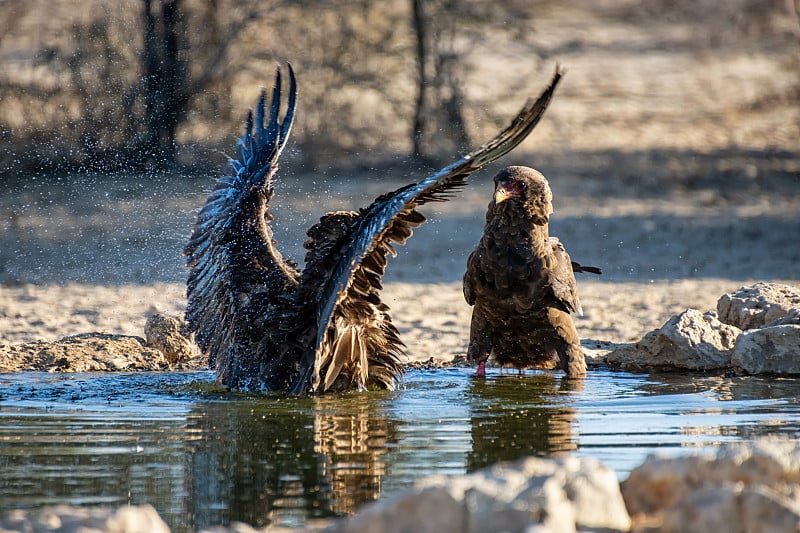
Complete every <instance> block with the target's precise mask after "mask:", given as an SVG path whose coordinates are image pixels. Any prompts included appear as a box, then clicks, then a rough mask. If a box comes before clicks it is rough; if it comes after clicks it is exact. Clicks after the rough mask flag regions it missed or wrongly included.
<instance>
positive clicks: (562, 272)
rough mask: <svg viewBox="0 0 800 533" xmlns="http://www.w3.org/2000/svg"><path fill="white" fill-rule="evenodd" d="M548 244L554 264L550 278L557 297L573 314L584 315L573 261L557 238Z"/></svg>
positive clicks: (549, 272)
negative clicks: (573, 269)
mask: <svg viewBox="0 0 800 533" xmlns="http://www.w3.org/2000/svg"><path fill="white" fill-rule="evenodd" d="M548 244H549V246H550V253H551V254H552V257H553V259H554V262H553V263H554V264H552V265H551V266H550V268H548V278H549V281H550V286H551V287H552V289H553V294H554V295H555V297H556V298H557V299H558V300H559V301H560V302H561V303H562V304H564V305H565V306H567V309H568V310H569V311H571V312H573V313H578V314H579V315H583V308H582V307H581V302H580V299H579V298H578V287H577V283H576V281H575V274H573V273H572V261H571V260H570V258H569V254H568V253H567V250H566V249H565V248H564V245H563V244H562V243H561V241H559V240H558V238H556V237H550V239H549V241H548Z"/></svg>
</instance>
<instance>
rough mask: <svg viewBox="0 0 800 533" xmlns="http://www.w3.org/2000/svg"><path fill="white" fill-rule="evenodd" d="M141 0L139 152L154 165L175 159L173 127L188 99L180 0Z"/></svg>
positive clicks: (184, 108) (183, 27)
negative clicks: (142, 100) (142, 102)
mask: <svg viewBox="0 0 800 533" xmlns="http://www.w3.org/2000/svg"><path fill="white" fill-rule="evenodd" d="M153 3H154V2H153V0H144V3H143V8H144V9H143V12H142V15H143V23H144V26H143V27H144V49H143V50H142V90H143V99H144V117H143V122H144V127H145V131H144V132H143V135H142V138H141V140H140V143H139V144H140V146H139V148H140V150H141V152H140V153H141V156H142V157H143V158H144V159H145V160H147V161H148V162H150V163H154V164H155V165H156V166H170V165H172V164H173V163H174V162H175V131H176V130H177V128H178V124H180V122H181V120H182V119H183V117H184V116H185V114H186V107H187V105H188V103H189V90H188V68H187V64H186V54H185V53H184V52H185V43H184V35H185V32H186V23H185V21H186V17H185V15H184V13H183V11H182V9H181V0H156V2H155V4H156V5H155V6H153Z"/></svg>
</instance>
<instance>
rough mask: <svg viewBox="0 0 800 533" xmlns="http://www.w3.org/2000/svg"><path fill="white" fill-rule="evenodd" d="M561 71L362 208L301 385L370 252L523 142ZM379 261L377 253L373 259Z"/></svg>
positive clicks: (326, 288)
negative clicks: (461, 148)
mask: <svg viewBox="0 0 800 533" xmlns="http://www.w3.org/2000/svg"><path fill="white" fill-rule="evenodd" d="M561 77H562V73H561V71H560V70H559V69H558V68H557V69H556V72H555V75H554V76H553V80H552V81H551V82H550V85H549V86H548V87H547V89H545V91H544V92H543V93H542V94H541V95H540V96H539V98H538V99H536V100H533V99H529V100H528V101H527V102H526V104H525V106H524V107H523V108H522V110H521V111H520V112H519V113H518V115H517V116H516V117H515V118H514V120H513V121H512V123H511V124H510V125H509V126H508V127H507V128H506V129H504V130H503V131H501V132H500V133H499V134H498V135H497V136H495V137H494V138H493V139H492V140H490V141H489V142H487V143H486V144H484V145H483V146H481V147H480V148H478V149H477V150H474V151H472V152H470V153H469V154H467V155H465V156H464V157H462V158H461V159H459V160H458V161H456V162H455V163H452V164H451V165H449V166H447V167H445V168H443V169H441V170H440V171H438V172H436V173H435V174H433V175H431V176H429V177H427V178H425V179H424V180H422V181H420V182H419V183H416V184H413V185H409V186H406V187H403V188H401V189H398V190H397V191H394V192H393V193H390V194H386V195H383V196H381V197H380V198H378V199H377V200H375V202H373V203H372V205H370V206H369V207H368V208H367V209H365V210H362V212H361V216H360V217H359V219H358V221H357V222H356V223H355V226H354V231H353V232H352V234H351V239H350V241H349V243H348V245H347V247H346V248H345V249H343V250H342V253H341V255H339V258H338V261H337V263H336V265H335V267H334V268H333V269H332V270H331V272H330V274H331V275H330V276H329V277H328V278H327V280H326V282H325V284H324V285H323V286H322V293H321V299H320V300H318V301H319V304H318V307H317V321H316V322H317V339H316V343H315V346H316V348H315V350H314V352H313V353H311V352H309V353H307V354H306V360H305V361H303V362H302V365H301V368H305V376H304V379H301V380H300V382H299V383H298V386H300V387H302V386H303V383H307V382H309V381H310V379H311V373H312V372H313V369H314V359H315V358H319V350H320V348H321V347H322V346H323V344H324V341H325V337H326V335H327V334H328V328H329V327H330V325H331V319H332V317H333V315H334V310H335V309H336V308H337V306H338V305H340V303H341V302H342V301H343V300H344V299H345V298H347V297H348V292H349V289H350V288H351V287H352V285H353V280H354V278H355V274H356V272H358V271H359V267H360V266H361V265H362V263H364V262H365V260H366V258H368V257H370V256H374V255H384V256H385V252H386V251H387V250H391V242H392V241H394V242H397V243H402V242H404V241H405V239H406V238H407V237H408V235H410V231H406V230H410V229H411V228H413V227H415V226H416V225H419V224H418V223H414V221H413V219H415V218H416V216H417V215H416V214H414V213H416V212H415V211H414V208H416V207H417V206H419V205H422V204H425V203H427V202H432V201H446V200H447V199H448V198H449V197H448V193H450V192H452V191H454V190H458V189H459V188H461V187H462V186H464V185H465V183H466V178H467V177H468V176H469V175H470V174H472V173H473V172H475V171H477V170H479V169H481V168H483V167H484V166H486V165H487V164H489V163H491V162H492V161H494V160H496V159H498V158H500V157H502V156H503V155H505V154H507V153H508V152H510V151H511V150H512V149H513V148H515V147H516V146H517V145H518V144H519V143H521V142H522V141H523V140H524V139H525V138H526V137H527V136H528V134H529V133H530V132H531V131H532V130H533V128H534V127H535V126H536V124H537V123H538V122H539V119H540V118H541V117H542V115H543V114H544V112H545V110H546V109H547V106H548V104H549V103H550V100H551V98H552V96H553V93H554V91H555V88H556V86H557V85H558V82H559V81H560V79H561ZM419 223H421V222H419ZM375 261H376V259H372V260H371V262H375ZM381 274H382V272H381ZM298 391H299V389H298Z"/></svg>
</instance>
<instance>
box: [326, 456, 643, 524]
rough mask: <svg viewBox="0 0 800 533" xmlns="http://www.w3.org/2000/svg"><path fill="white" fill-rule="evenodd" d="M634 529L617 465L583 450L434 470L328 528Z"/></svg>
mask: <svg viewBox="0 0 800 533" xmlns="http://www.w3.org/2000/svg"><path fill="white" fill-rule="evenodd" d="M576 528H579V529H581V530H593V529H594V530H598V529H599V530H622V531H627V530H628V529H630V518H629V517H628V513H627V511H626V510H625V505H624V501H623V500H622V495H621V493H620V490H619V483H618V482H617V479H616V475H615V474H614V472H613V471H612V470H611V469H610V468H608V467H606V466H605V465H602V464H600V463H599V462H597V461H594V460H586V459H578V458H577V457H569V456H564V457H559V458H556V459H540V458H536V457H529V458H526V459H522V460H520V461H517V462H514V463H503V464H499V465H495V466H492V467H489V468H486V469H484V470H480V471H478V472H475V473H473V474H469V475H466V476H463V477H458V478H449V477H444V476H432V477H429V478H425V479H422V480H420V481H418V482H416V483H415V484H414V487H413V488H412V489H410V490H409V491H407V492H405V493H403V494H400V495H398V496H397V497H395V498H391V499H389V500H386V501H381V502H376V503H375V504H373V505H371V506H369V507H367V508H365V509H364V510H362V511H361V512H360V513H359V514H358V515H356V517H355V518H353V519H351V520H349V521H342V522H338V523H337V524H336V525H335V526H334V527H333V528H331V529H328V530H326V531H330V532H337V533H372V532H376V533H377V532H387V533H392V532H423V533H424V532H444V533H447V532H453V533H456V532H458V533H462V532H471V533H483V532H494V531H509V532H520V533H523V532H525V531H551V532H553V533H557V532H570V533H572V532H574V531H576Z"/></svg>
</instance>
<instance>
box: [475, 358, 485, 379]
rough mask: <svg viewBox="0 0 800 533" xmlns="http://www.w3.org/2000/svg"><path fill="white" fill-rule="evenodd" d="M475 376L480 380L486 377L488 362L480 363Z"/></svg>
mask: <svg viewBox="0 0 800 533" xmlns="http://www.w3.org/2000/svg"><path fill="white" fill-rule="evenodd" d="M475 375H476V376H477V377H479V378H485V377H486V361H481V362H480V363H478V370H477V371H476V372H475Z"/></svg>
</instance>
